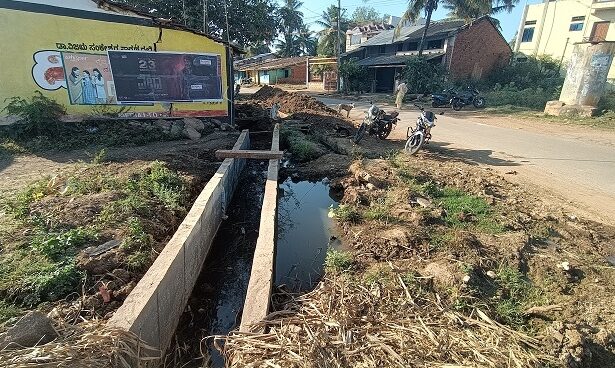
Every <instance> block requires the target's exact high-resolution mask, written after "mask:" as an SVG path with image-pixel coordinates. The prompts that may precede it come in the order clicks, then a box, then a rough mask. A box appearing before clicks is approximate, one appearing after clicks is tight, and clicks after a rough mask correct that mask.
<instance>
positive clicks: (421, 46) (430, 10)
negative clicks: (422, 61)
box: [419, 0, 434, 56]
mask: <svg viewBox="0 0 615 368" xmlns="http://www.w3.org/2000/svg"><path fill="white" fill-rule="evenodd" d="M433 8H434V1H433V0H429V2H428V3H427V19H425V28H424V29H423V37H421V43H420V44H419V56H421V55H423V49H424V48H425V37H427V30H428V29H429V23H431V14H432V13H433Z"/></svg>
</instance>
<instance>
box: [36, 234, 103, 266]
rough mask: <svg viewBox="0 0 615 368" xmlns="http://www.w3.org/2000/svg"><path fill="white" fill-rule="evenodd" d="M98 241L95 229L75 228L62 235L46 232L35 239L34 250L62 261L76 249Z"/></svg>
mask: <svg viewBox="0 0 615 368" xmlns="http://www.w3.org/2000/svg"><path fill="white" fill-rule="evenodd" d="M97 239H98V232H97V231H96V230H95V229H94V228H81V227H78V228H75V229H70V230H67V231H64V232H60V233H49V232H44V233H41V234H39V235H37V236H35V237H34V239H33V240H32V243H31V247H32V249H34V250H36V251H38V252H39V253H41V254H42V255H44V256H46V257H47V258H49V259H51V260H56V261H57V260H60V259H61V258H63V257H65V256H66V255H67V254H70V253H74V251H75V249H76V248H78V247H81V246H83V245H84V244H87V243H89V242H92V241H94V240H97Z"/></svg>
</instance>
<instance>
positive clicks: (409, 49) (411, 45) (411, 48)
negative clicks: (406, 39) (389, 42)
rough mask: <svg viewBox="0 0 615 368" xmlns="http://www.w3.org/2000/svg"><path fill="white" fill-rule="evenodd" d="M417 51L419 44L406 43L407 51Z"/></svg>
mask: <svg viewBox="0 0 615 368" xmlns="http://www.w3.org/2000/svg"><path fill="white" fill-rule="evenodd" d="M418 49H419V44H418V43H417V42H410V43H408V51H416V50H418Z"/></svg>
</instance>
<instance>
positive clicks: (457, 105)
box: [451, 100, 463, 111]
mask: <svg viewBox="0 0 615 368" xmlns="http://www.w3.org/2000/svg"><path fill="white" fill-rule="evenodd" d="M451 106H452V108H453V110H455V111H460V110H461V109H462V108H463V102H461V101H459V100H455V101H453V102H452V103H451Z"/></svg>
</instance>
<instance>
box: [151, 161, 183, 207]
mask: <svg viewBox="0 0 615 368" xmlns="http://www.w3.org/2000/svg"><path fill="white" fill-rule="evenodd" d="M139 186H140V187H141V189H149V190H150V191H151V193H152V194H153V195H154V197H156V198H158V199H159V200H160V201H162V202H163V203H164V204H165V206H166V207H167V208H169V209H171V210H176V209H180V208H181V207H182V203H183V202H184V201H185V200H186V197H187V195H188V192H187V190H186V183H185V181H184V179H182V177H181V176H179V174H177V173H176V172H174V171H172V170H170V169H169V168H167V167H166V166H165V164H164V163H162V162H160V161H154V163H153V164H152V167H151V170H150V171H149V173H148V174H147V175H143V176H141V181H140V185H139Z"/></svg>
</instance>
